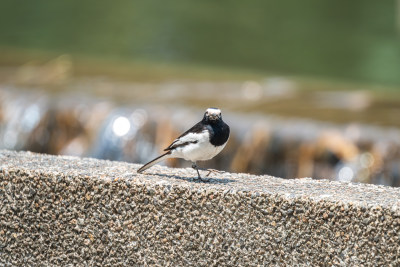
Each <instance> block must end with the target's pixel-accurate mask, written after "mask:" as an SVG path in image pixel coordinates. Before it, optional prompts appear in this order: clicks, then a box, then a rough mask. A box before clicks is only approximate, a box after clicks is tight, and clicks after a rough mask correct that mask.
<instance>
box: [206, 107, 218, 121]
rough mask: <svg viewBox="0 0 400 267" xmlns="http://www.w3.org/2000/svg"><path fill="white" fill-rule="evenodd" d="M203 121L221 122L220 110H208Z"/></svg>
mask: <svg viewBox="0 0 400 267" xmlns="http://www.w3.org/2000/svg"><path fill="white" fill-rule="evenodd" d="M203 119H204V120H205V121H209V122H216V121H219V120H222V115H221V110H220V109H219V108H208V109H207V110H206V112H205V113H204V118H203Z"/></svg>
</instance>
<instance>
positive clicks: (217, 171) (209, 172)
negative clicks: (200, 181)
mask: <svg viewBox="0 0 400 267" xmlns="http://www.w3.org/2000/svg"><path fill="white" fill-rule="evenodd" d="M206 171H208V173H207V175H206V177H208V176H209V175H210V174H211V173H212V172H216V173H219V174H221V173H224V172H225V171H220V170H215V169H207V170H206Z"/></svg>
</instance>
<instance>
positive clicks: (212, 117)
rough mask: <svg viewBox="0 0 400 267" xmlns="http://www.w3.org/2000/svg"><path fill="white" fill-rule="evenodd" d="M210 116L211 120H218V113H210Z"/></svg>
mask: <svg viewBox="0 0 400 267" xmlns="http://www.w3.org/2000/svg"><path fill="white" fill-rule="evenodd" d="M208 118H209V119H210V120H212V121H216V120H218V115H216V114H210V115H209V116H208Z"/></svg>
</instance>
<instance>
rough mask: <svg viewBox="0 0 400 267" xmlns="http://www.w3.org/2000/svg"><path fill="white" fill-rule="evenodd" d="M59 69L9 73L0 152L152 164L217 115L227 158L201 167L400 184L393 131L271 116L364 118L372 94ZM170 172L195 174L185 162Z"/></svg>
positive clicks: (1, 104) (399, 135)
mask: <svg viewBox="0 0 400 267" xmlns="http://www.w3.org/2000/svg"><path fill="white" fill-rule="evenodd" d="M60 62H61V63H60V64H61V66H58V67H54V65H52V67H50V68H49V67H48V64H45V65H43V66H39V67H32V66H29V67H28V69H26V67H25V66H24V67H21V68H16V69H13V70H11V69H9V68H7V70H4V71H5V72H7V73H8V74H7V75H2V77H8V80H7V79H2V82H1V84H0V148H7V149H13V150H30V151H34V152H40V153H50V154H61V155H76V156H88V157H96V158H101V159H110V160H122V161H128V162H135V163H145V162H147V161H148V160H150V159H152V158H154V157H156V156H157V155H159V153H160V152H161V151H162V149H163V148H165V147H167V146H168V145H169V143H170V142H171V141H172V140H173V139H174V138H176V137H177V136H179V135H180V134H181V133H182V132H183V131H184V130H186V129H188V128H189V127H190V126H192V125H193V124H194V123H196V122H197V121H199V120H200V119H201V118H202V115H203V112H204V110H205V108H207V107H209V106H218V107H220V108H221V109H222V111H223V117H224V120H225V121H226V122H227V123H228V124H229V125H230V126H231V129H232V135H231V138H230V140H229V143H228V145H227V147H226V148H225V149H224V150H223V152H222V153H221V155H219V156H217V157H216V158H214V159H213V160H211V161H208V162H203V163H200V166H201V167H205V168H215V169H220V170H226V171H233V172H249V173H254V174H269V175H274V176H278V177H284V178H295V177H313V178H316V179H332V180H341V181H357V182H368V183H377V184H386V185H392V186H399V185H400V176H399V175H400V165H399V164H398V162H399V160H400V131H399V129H398V128H396V127H394V125H392V126H391V127H387V126H386V127H382V126H378V125H373V124H374V123H373V119H372V123H370V124H369V125H366V124H361V123H354V122H351V120H350V121H347V122H345V123H340V124H339V123H337V122H335V121H334V120H333V122H322V121H318V120H316V119H306V118H305V117H304V118H301V116H298V118H288V117H285V116H283V115H285V112H282V114H279V113H275V115H272V114H271V113H270V112H269V111H267V112H265V111H263V109H266V110H268V105H274V104H275V105H278V106H279V103H280V105H281V106H285V103H286V102H288V101H292V103H298V105H297V106H296V105H294V106H293V107H292V108H293V109H294V110H296V109H299V110H301V107H304V103H307V104H308V105H309V106H308V107H307V108H308V109H309V110H311V111H313V112H314V113H316V118H319V117H320V116H321V114H322V115H323V114H324V113H326V114H330V110H331V109H332V108H333V109H336V110H339V111H340V110H341V111H342V112H345V113H346V114H351V113H355V114H365V113H368V112H369V109H370V107H371V106H374V104H373V103H375V99H374V98H373V97H372V96H371V95H369V94H368V93H364V92H361V93H359V92H336V93H333V92H332V93H329V92H321V91H316V92H313V93H312V92H311V91H309V92H308V93H307V92H304V91H303V90H302V89H301V85H300V84H299V83H298V82H296V81H295V80H290V79H287V78H283V77H275V78H268V79H266V80H261V81H257V80H248V81H241V82H240V81H224V82H222V81H217V82H216V81H211V80H210V81H197V82H196V81H184V80H180V81H174V80H169V81H160V82H129V81H124V80H115V79H110V78H105V77H96V76H85V77H74V76H73V75H72V74H71V73H69V71H68V68H69V67H68V66H69V64H66V63H65V62H64V61H63V60H61V61H60ZM51 64H56V63H54V62H53V63H51ZM51 64H50V65H51ZM56 65H57V64H56ZM4 71H3V72H4ZM3 72H2V71H0V74H1V73H3ZM3 74H4V73H3ZM82 89H84V91H82ZM325 93H327V94H328V96H329V97H325V95H324V94H325ZM337 95H338V97H337V98H336V96H337ZM107 96H108V97H107ZM110 96H111V97H110ZM304 96H306V97H304ZM310 98H311V99H314V100H315V101H310V100H309V99H310ZM342 100H343V101H342ZM307 101H309V102H307ZM318 106H320V107H319V109H318ZM281 108H282V107H281ZM316 110H317V111H318V112H316ZM338 114H339V115H338ZM338 114H336V116H338V117H339V118H341V115H340V112H339V113H338ZM292 115H293V116H296V115H298V114H296V111H294V112H293V111H292ZM378 121H380V120H378ZM370 122H371V121H370ZM389 124H390V121H389ZM163 164H167V165H169V166H173V167H189V166H190V163H188V162H185V161H183V160H176V159H172V160H169V161H167V162H164V163H163Z"/></svg>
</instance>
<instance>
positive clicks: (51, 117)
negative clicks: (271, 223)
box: [0, 0, 400, 186]
mask: <svg viewBox="0 0 400 267" xmlns="http://www.w3.org/2000/svg"><path fill="white" fill-rule="evenodd" d="M0 3H1V8H0V148H5V149H13V150H29V151H34V152H40V153H49V154H62V155H76V156H88V157H96V158H101V159H110V160H122V161H128V162H135V163H145V162H146V161H148V160H150V159H152V158H153V157H155V156H157V155H158V154H159V153H160V151H162V149H163V148H165V147H166V146H168V145H169V143H170V142H171V141H172V140H173V139H174V138H175V137H177V136H178V135H179V134H180V133H182V132H183V131H184V130H186V129H187V128H188V127H190V126H192V125H193V124H194V123H196V122H198V121H199V120H201V118H202V116H203V113H204V111H205V109H206V108H208V107H219V108H221V109H222V112H223V118H224V120H225V121H226V122H227V123H228V124H229V125H230V126H231V129H232V134H231V138H230V140H229V143H228V145H227V147H226V148H225V149H224V151H223V152H222V153H221V154H220V155H219V156H217V157H216V158H214V159H213V160H211V161H208V162H204V163H200V166H201V167H204V168H216V169H220V170H226V171H232V172H248V173H252V174H269V175H274V176H279V177H283V178H296V177H299V178H300V177H313V178H315V179H331V180H341V181H355V182H366V183H375V184H384V185H391V186H400V1H399V0H396V1H394V0H392V1H365V0H363V1H360V0H355V1H343V0H339V1H321V0H307V1H294V0H291V1H288V0H284V1H279V2H277V1H251V2H245V1H198V2H191V1H182V0H172V1H169V2H168V3H166V2H164V1H155V0H149V1H128V0H126V1H122V0H117V1H94V0H85V1H77V0H69V1H50V0H48V1H46V0H37V1H15V0H13V1H11V0H0ZM164 164H166V165H169V166H174V167H189V166H190V163H189V162H185V161H182V160H170V161H167V162H165V163H164Z"/></svg>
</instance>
